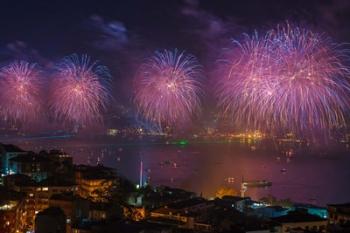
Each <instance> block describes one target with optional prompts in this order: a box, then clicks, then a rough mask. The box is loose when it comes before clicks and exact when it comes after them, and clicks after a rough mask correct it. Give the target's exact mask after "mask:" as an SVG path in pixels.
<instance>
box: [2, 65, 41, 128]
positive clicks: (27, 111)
mask: <svg viewBox="0 0 350 233" xmlns="http://www.w3.org/2000/svg"><path fill="white" fill-rule="evenodd" d="M41 84H42V79H41V77H40V72H39V70H38V69H37V68H36V65H35V64H33V63H29V62H26V61H15V62H13V63H11V64H9V65H7V66H5V67H3V68H2V69H1V71H0V109H1V116H2V118H3V119H4V120H5V121H10V122H15V123H18V122H19V123H24V122H31V121H34V120H35V119H37V117H38V115H39V113H42V96H41Z"/></svg>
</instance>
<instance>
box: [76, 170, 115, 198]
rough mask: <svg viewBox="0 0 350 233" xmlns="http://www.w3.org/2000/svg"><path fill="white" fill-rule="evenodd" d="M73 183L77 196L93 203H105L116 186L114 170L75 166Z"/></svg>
mask: <svg viewBox="0 0 350 233" xmlns="http://www.w3.org/2000/svg"><path fill="white" fill-rule="evenodd" d="M75 181H76V183H77V186H78V192H77V193H78V195H79V196H81V197H82V198H87V199H89V200H91V201H94V202H107V200H108V198H109V197H110V195H111V191H112V190H113V189H114V188H116V186H117V185H118V179H117V176H116V174H115V172H114V170H113V169H111V168H107V167H103V166H96V167H92V166H86V165H79V166H76V168H75Z"/></svg>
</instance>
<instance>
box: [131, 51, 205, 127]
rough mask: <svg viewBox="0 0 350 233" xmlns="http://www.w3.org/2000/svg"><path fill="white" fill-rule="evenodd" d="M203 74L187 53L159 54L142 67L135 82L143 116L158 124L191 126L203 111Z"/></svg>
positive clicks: (137, 102) (137, 98) (139, 108)
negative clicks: (189, 124)
mask: <svg viewBox="0 0 350 233" xmlns="http://www.w3.org/2000/svg"><path fill="white" fill-rule="evenodd" d="M201 77H202V70H201V67H200V65H199V64H198V62H197V59H196V58H195V57H194V56H192V55H189V54H186V53H185V52H178V51H177V50H174V51H169V50H164V51H161V52H155V54H154V56H152V57H150V58H149V59H148V60H147V61H146V62H145V63H144V64H142V65H141V67H140V69H139V71H138V73H137V75H136V79H135V90H136V93H135V97H134V102H135V103H136V105H137V107H138V110H139V111H140V113H141V114H142V115H143V116H144V117H145V118H146V119H148V120H151V121H153V122H156V123H158V124H160V125H161V124H169V125H172V124H177V123H183V122H187V121H188V120H189V119H190V118H191V117H192V116H193V115H194V114H195V113H197V112H198V110H199V105H200V94H201V83H200V81H201V80H200V78H201Z"/></svg>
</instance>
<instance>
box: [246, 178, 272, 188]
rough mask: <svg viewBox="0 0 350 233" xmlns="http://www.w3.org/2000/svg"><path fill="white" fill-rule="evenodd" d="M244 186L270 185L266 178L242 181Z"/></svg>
mask: <svg viewBox="0 0 350 233" xmlns="http://www.w3.org/2000/svg"><path fill="white" fill-rule="evenodd" d="M242 184H244V185H245V186H246V187H270V186H272V182H271V181H267V180H251V181H244V182H242Z"/></svg>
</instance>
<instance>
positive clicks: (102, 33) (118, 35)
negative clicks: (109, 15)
mask: <svg viewBox="0 0 350 233" xmlns="http://www.w3.org/2000/svg"><path fill="white" fill-rule="evenodd" d="M86 27H87V28H88V29H90V30H91V33H93V34H94V35H95V37H96V38H95V39H94V40H95V41H93V45H94V46H95V47H96V48H98V49H101V50H107V51H110V50H119V49H122V48H124V47H125V46H126V45H127V44H128V42H129V36H128V30H127V28H126V27H125V25H124V23H122V22H120V21H117V20H112V21H108V20H105V19H104V18H103V17H102V16H99V15H93V16H91V17H90V18H89V19H88V20H87V22H86Z"/></svg>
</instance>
